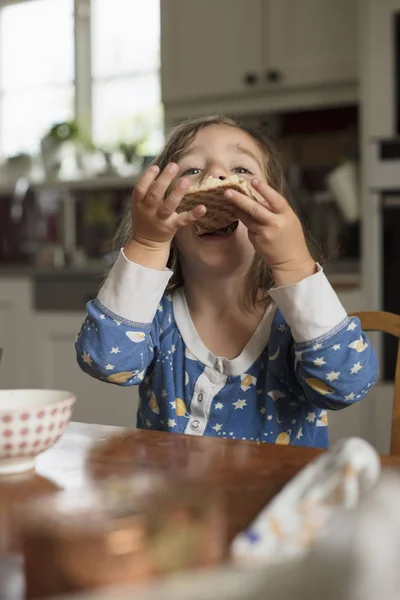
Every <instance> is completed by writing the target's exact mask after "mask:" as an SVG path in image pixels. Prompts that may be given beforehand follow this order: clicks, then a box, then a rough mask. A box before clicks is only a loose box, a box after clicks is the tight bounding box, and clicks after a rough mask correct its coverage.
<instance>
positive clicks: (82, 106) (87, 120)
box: [0, 0, 161, 160]
mask: <svg viewBox="0 0 400 600" xmlns="http://www.w3.org/2000/svg"><path fill="white" fill-rule="evenodd" d="M32 1H33V0H0V10H1V8H4V7H5V6H9V5H12V4H22V3H27V2H32ZM110 1H111V0H110ZM73 2H74V53H75V56H74V70H75V76H74V87H75V94H74V98H75V100H74V118H75V120H76V122H77V125H78V127H79V129H80V131H82V133H83V134H84V135H85V136H86V137H87V138H88V139H92V135H93V88H94V86H93V83H94V81H95V80H94V78H93V70H92V12H93V5H94V3H93V2H92V0H73ZM0 35H1V34H0ZM0 41H1V40H0ZM78 57H79V58H78ZM160 70H161V67H160ZM160 70H159V76H160V77H161V73H160ZM129 76H130V75H129ZM0 81H1V71H0ZM0 103H1V93H0ZM1 121H2V111H1V108H0V136H1ZM1 158H3V157H1V156H0V160H1Z"/></svg>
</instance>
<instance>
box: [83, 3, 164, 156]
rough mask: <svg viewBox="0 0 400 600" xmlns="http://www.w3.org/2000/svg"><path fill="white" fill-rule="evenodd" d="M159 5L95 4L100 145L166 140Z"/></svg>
mask: <svg viewBox="0 0 400 600" xmlns="http://www.w3.org/2000/svg"><path fill="white" fill-rule="evenodd" d="M159 3H160V2H159V0H145V1H144V0H112V2H110V0H92V74H93V91H92V97H93V120H92V122H93V137H94V140H95V142H98V143H99V144H111V145H112V144H114V143H118V142H120V141H126V142H132V141H135V138H137V137H139V138H140V137H141V136H142V135H144V136H147V135H148V134H150V139H149V140H148V141H147V143H146V144H145V146H146V148H145V149H146V151H147V152H148V153H152V152H154V151H157V150H158V148H159V146H160V143H161V141H162V140H161V139H160V138H161V135H162V111H161V90H160V76H159V69H160V14H159V13H160V8H159Z"/></svg>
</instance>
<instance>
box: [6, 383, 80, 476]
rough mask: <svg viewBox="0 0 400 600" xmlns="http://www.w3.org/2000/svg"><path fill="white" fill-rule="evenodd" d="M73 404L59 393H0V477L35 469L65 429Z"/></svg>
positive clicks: (69, 395) (65, 394) (70, 397)
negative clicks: (38, 459)
mask: <svg viewBox="0 0 400 600" xmlns="http://www.w3.org/2000/svg"><path fill="white" fill-rule="evenodd" d="M75 400H76V397H75V396H74V394H72V393H71V392H66V391H59V390H0V476H1V475H9V474H12V473H21V472H23V471H28V470H30V469H33V468H34V466H35V457H36V456H37V455H38V454H40V453H41V452H43V451H44V450H47V448H50V446H52V445H53V444H54V443H55V442H56V441H57V440H58V438H59V437H60V436H61V434H62V433H63V431H64V429H65V428H66V426H67V425H68V423H69V421H70V418H71V413H72V408H73V405H74V403H75Z"/></svg>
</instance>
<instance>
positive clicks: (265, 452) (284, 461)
mask: <svg viewBox="0 0 400 600" xmlns="http://www.w3.org/2000/svg"><path fill="white" fill-rule="evenodd" d="M124 432H126V437H124V440H126V441H125V442H124V443H123V444H122V447H121V448H120V452H119V454H118V456H113V455H112V454H111V455H110V454H108V455H106V456H104V455H103V456H102V455H96V456H95V455H93V454H92V451H93V448H94V447H95V446H96V444H98V442H99V441H107V440H108V439H109V438H110V437H111V436H113V435H115V434H121V433H124ZM318 454H319V451H318V450H313V449H309V448H294V447H286V446H274V445H270V444H259V443H256V442H243V441H237V440H226V439H218V438H207V437H195V436H183V435H178V434H173V433H170V434H168V433H161V432H151V431H141V430H135V431H132V430H123V429H121V428H114V427H104V426H101V425H86V424H78V423H72V424H71V425H70V426H69V428H68V430H67V432H66V433H65V434H64V435H63V437H62V438H61V439H60V440H59V441H58V442H57V444H56V445H55V446H54V447H53V448H51V449H50V450H48V451H47V452H45V453H44V454H43V455H41V456H40V457H39V458H38V459H37V463H36V473H29V474H25V475H21V476H13V477H7V478H6V477H3V478H0V500H1V502H2V503H4V502H5V501H6V502H9V503H10V504H11V503H12V504H15V502H17V501H19V500H26V499H29V498H31V497H32V498H33V497H36V496H37V495H39V494H42V493H55V492H56V491H58V490H60V489H74V488H76V487H81V486H85V485H90V484H91V483H92V482H93V481H95V480H96V479H99V478H103V477H106V476H108V475H115V474H121V475H124V474H129V473H133V472H134V471H135V470H137V469H141V468H146V469H151V470H157V471H161V472H168V473H169V474H170V475H171V476H178V477H183V478H184V479H187V480H190V481H198V482H204V483H206V484H207V485H208V486H211V487H212V488H213V489H215V490H217V491H218V492H220V494H221V497H222V500H223V503H224V509H225V514H226V516H227V525H228V537H229V539H230V540H231V539H232V538H233V537H234V536H235V535H236V534H237V533H238V532H239V531H241V530H242V529H244V528H245V527H246V526H247V525H249V523H250V522H251V521H252V520H253V519H254V517H255V516H256V515H257V513H258V512H259V511H260V510H261V509H262V508H263V506H265V504H266V503H267V502H268V501H269V500H270V499H271V498H272V497H273V496H274V495H275V494H276V493H277V492H278V491H279V489H281V487H282V486H283V485H284V484H285V483H286V482H287V481H289V480H290V479H291V478H292V477H293V476H294V475H295V474H296V473H297V472H298V471H299V470H300V469H302V468H303V467H304V466H305V465H306V464H307V463H308V462H310V461H311V460H313V459H314V458H315V457H316V456H318ZM382 463H383V464H384V465H386V466H393V467H395V468H400V457H383V458H382ZM3 598H4V599H7V600H17V599H18V600H20V598H21V572H20V566H19V563H18V561H17V560H16V559H12V560H11V559H10V560H9V561H6V559H3V560H1V559H0V600H3Z"/></svg>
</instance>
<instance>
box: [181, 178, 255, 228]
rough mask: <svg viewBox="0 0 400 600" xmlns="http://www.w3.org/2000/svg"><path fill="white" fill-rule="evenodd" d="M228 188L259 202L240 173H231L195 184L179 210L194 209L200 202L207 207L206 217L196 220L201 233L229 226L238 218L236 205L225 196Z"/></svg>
mask: <svg viewBox="0 0 400 600" xmlns="http://www.w3.org/2000/svg"><path fill="white" fill-rule="evenodd" d="M228 188H231V189H234V190H237V191H239V192H242V194H246V196H249V198H252V199H253V200H254V201H255V202H257V199H256V198H255V196H254V195H253V194H252V192H251V190H250V188H249V186H248V184H247V181H246V180H245V179H241V178H239V177H238V175H231V176H230V177H227V178H226V179H217V178H215V177H212V176H211V177H207V179H205V180H204V181H202V182H201V184H200V185H193V186H192V187H190V188H189V190H188V192H187V194H186V196H185V197H184V198H183V200H182V202H181V203H180V205H179V207H178V209H177V212H178V213H179V212H183V211H186V210H192V209H193V208H195V207H196V206H199V205H200V204H202V205H204V206H205V207H206V208H207V213H206V214H205V215H204V217H202V218H201V219H199V221H197V222H196V231H197V233H198V234H199V235H202V234H203V233H211V232H212V231H216V230H217V229H223V228H224V227H229V226H230V225H233V223H236V221H237V220H238V218H237V215H236V212H235V207H234V205H233V204H231V203H230V202H229V200H227V198H225V196H224V192H225V190H226V189H228Z"/></svg>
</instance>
